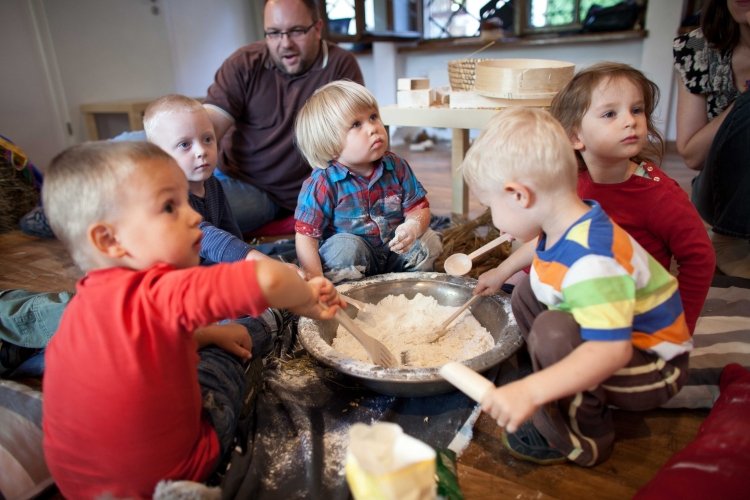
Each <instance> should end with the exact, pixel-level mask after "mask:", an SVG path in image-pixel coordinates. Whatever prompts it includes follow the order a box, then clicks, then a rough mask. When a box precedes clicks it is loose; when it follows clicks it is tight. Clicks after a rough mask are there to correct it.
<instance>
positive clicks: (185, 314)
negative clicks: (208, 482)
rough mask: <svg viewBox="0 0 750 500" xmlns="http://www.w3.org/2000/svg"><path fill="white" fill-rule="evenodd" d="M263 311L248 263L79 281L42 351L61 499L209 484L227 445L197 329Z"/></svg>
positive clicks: (99, 274)
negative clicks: (208, 397)
mask: <svg viewBox="0 0 750 500" xmlns="http://www.w3.org/2000/svg"><path fill="white" fill-rule="evenodd" d="M219 283H220V284H221V286H220V287H219V286H217V284H219ZM266 307H267V303H266V299H265V298H264V296H263V294H262V293H261V291H260V289H259V287H258V282H257V279H256V276H255V263H254V262H251V261H246V262H238V263H233V264H218V265H215V266H210V267H194V268H189V269H180V270H176V269H174V268H172V267H170V266H166V265H158V266H155V267H153V268H151V269H148V270H145V271H134V270H131V269H125V268H110V269H104V270H98V271H93V272H90V273H89V274H88V275H86V276H85V277H84V278H83V279H82V280H81V281H79V283H78V285H77V293H76V296H75V297H74V298H73V300H72V301H71V302H70V304H69V305H68V306H67V308H66V310H65V313H64V314H63V317H62V320H61V322H60V327H59V329H58V331H57V333H56V334H55V335H54V337H53V338H52V340H51V342H50V344H49V347H48V349H47V352H46V354H45V361H46V368H45V376H44V402H43V411H44V419H43V427H44V452H45V457H46V460H47V464H48V466H49V469H50V471H51V472H52V476H53V478H54V479H55V482H56V483H57V485H58V486H59V488H60V490H61V491H62V493H63V495H64V496H65V497H67V498H95V497H101V496H102V495H103V494H109V496H111V497H113V498H144V497H145V498H149V497H150V496H151V495H152V494H153V491H154V487H155V485H156V483H157V482H158V481H159V480H160V479H166V478H181V479H192V480H196V481H201V480H204V479H205V478H206V477H207V476H208V474H209V473H210V472H211V470H212V469H213V467H214V466H215V463H216V460H217V458H218V454H219V443H218V439H217V436H216V433H215V432H214V430H213V427H212V426H211V425H210V423H209V422H208V420H207V419H206V418H205V417H203V415H202V401H201V394H200V387H199V385H198V376H197V365H198V355H197V352H196V343H195V340H194V338H193V331H194V330H195V329H196V328H197V327H199V326H203V325H206V324H209V323H212V322H214V321H217V320H220V319H223V318H228V317H236V316H237V315H239V314H252V315H257V314H260V313H261V312H262V311H263V309H265V308H266Z"/></svg>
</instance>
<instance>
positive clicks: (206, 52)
mask: <svg viewBox="0 0 750 500" xmlns="http://www.w3.org/2000/svg"><path fill="white" fill-rule="evenodd" d="M162 2H163V5H164V9H163V11H164V17H165V20H166V27H167V32H168V34H169V48H170V49H171V54H172V66H173V68H174V88H173V89H172V91H173V92H177V93H179V94H184V95H189V96H193V97H203V96H205V95H206V90H208V87H209V85H211V82H213V79H214V74H215V73H216V70H217V69H219V66H220V65H221V63H222V61H224V59H226V58H227V56H229V55H230V54H231V53H232V52H234V51H235V50H236V49H237V48H239V47H240V46H242V45H245V44H246V43H248V42H251V41H254V40H256V39H258V38H259V35H260V31H261V30H262V26H263V16H262V14H263V10H262V8H261V5H262V4H261V2H248V1H247V0H216V1H213V2H206V1H205V0H162Z"/></svg>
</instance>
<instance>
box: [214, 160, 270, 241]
mask: <svg viewBox="0 0 750 500" xmlns="http://www.w3.org/2000/svg"><path fill="white" fill-rule="evenodd" d="M214 177H216V178H217V179H219V182H221V187H222V188H224V194H225V195H226V197H227V200H228V201H229V206H230V207H231V208H232V214H233V215H234V218H235V220H237V224H238V225H239V227H240V231H242V232H243V233H247V232H248V231H252V230H254V229H258V228H259V227H261V226H262V225H263V224H266V223H267V222H271V221H272V220H274V219H275V218H276V217H277V216H278V215H279V213H280V212H281V210H282V207H280V206H279V205H277V204H276V202H274V201H273V200H272V199H271V197H270V196H268V193H266V192H265V191H262V190H260V189H258V188H257V187H255V186H253V185H251V184H248V183H246V182H243V181H241V180H238V179H235V178H234V177H229V176H228V175H226V174H225V173H223V172H222V171H221V170H218V169H217V170H216V171H214Z"/></svg>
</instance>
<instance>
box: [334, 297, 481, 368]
mask: <svg viewBox="0 0 750 500" xmlns="http://www.w3.org/2000/svg"><path fill="white" fill-rule="evenodd" d="M456 309H458V306H441V305H440V304H438V302H437V300H435V298H433V297H428V296H425V295H422V294H420V293H418V294H417V295H416V296H415V297H414V298H413V299H407V298H406V296H405V295H388V296H387V297H385V298H383V300H381V301H380V302H378V303H377V304H376V305H370V306H368V307H367V309H366V310H364V311H362V312H360V313H359V314H358V315H357V318H356V319H355V320H354V321H355V322H356V323H357V324H358V325H359V326H360V327H362V328H363V329H364V330H365V331H366V332H367V333H368V334H370V335H371V336H373V337H375V338H376V339H378V340H380V341H381V342H382V343H384V344H385V345H386V347H388V349H389V350H390V351H391V352H392V353H393V354H394V355H395V356H396V357H397V358H398V357H400V353H402V352H406V353H408V354H407V358H408V363H409V364H410V365H412V366H419V367H430V366H439V365H442V364H444V363H447V362H448V361H463V360H466V359H471V358H473V357H475V356H478V355H480V354H482V353H484V352H486V351H489V350H490V349H491V348H492V347H493V345H494V344H495V339H493V338H492V335H491V334H490V332H488V331H487V330H486V329H485V328H484V327H483V326H482V325H480V324H479V322H478V321H477V320H476V318H474V316H473V315H472V314H471V311H470V310H466V311H465V312H464V313H463V314H462V315H461V316H459V317H458V319H456V320H455V321H454V322H453V324H452V325H451V326H450V328H448V332H447V333H446V334H445V335H444V336H443V337H442V338H441V339H440V340H438V341H437V342H434V343H430V341H431V340H433V339H434V338H435V334H436V333H437V331H438V329H439V328H440V324H441V323H442V322H443V321H445V320H446V319H448V317H449V316H450V315H451V314H452V313H453V312H455V311H456ZM332 345H333V348H334V349H336V350H337V351H339V352H340V353H341V354H344V355H346V356H348V357H350V358H353V359H356V360H359V361H363V362H367V363H370V362H371V361H370V358H369V356H368V355H367V353H366V352H365V350H364V348H363V347H362V345H361V344H360V343H359V342H357V340H356V339H355V338H354V337H352V335H351V334H350V333H349V332H348V331H347V330H346V329H344V328H343V327H342V326H339V328H338V330H337V331H336V337H335V338H334V339H333V344H332Z"/></svg>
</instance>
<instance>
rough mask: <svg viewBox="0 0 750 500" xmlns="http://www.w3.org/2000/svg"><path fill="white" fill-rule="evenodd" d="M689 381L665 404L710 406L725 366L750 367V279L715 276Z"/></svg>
mask: <svg viewBox="0 0 750 500" xmlns="http://www.w3.org/2000/svg"><path fill="white" fill-rule="evenodd" d="M693 343H694V346H695V347H694V349H693V351H692V352H691V353H690V375H689V377H688V382H687V384H686V385H685V386H684V387H683V388H682V390H681V391H680V392H679V393H678V394H677V395H676V396H675V397H674V398H672V399H671V400H670V401H669V403H667V404H666V405H664V407H665V408H711V407H712V406H713V404H714V402H715V401H716V399H717V398H718V397H719V378H720V376H721V371H722V369H723V368H724V367H725V366H726V365H728V364H730V363H737V364H739V365H741V366H744V367H745V368H749V369H750V280H744V279H741V278H731V277H727V276H716V277H715V278H714V281H713V283H712V286H711V289H710V290H709V292H708V298H707V299H706V303H705V305H704V306H703V311H702V312H701V316H700V318H699V319H698V324H697V325H696V327H695V333H694V335H693Z"/></svg>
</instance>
